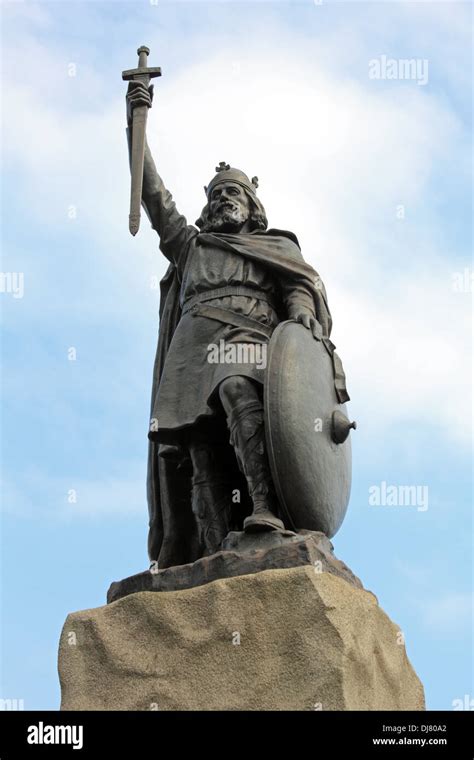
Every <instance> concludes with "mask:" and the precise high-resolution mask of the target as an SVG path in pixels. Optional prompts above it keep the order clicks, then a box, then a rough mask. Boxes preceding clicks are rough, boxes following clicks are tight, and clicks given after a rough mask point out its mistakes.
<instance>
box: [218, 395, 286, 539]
mask: <svg viewBox="0 0 474 760" xmlns="http://www.w3.org/2000/svg"><path fill="white" fill-rule="evenodd" d="M228 423H229V428H230V442H231V444H232V446H233V447H234V451H235V454H236V457H237V461H238V463H239V467H240V469H241V471H242V472H243V474H244V475H245V478H246V481H247V487H248V491H249V494H250V497H251V499H252V503H253V512H252V514H251V515H249V517H246V518H245V520H244V530H245V532H246V533H256V532H258V531H265V530H284V529H285V526H284V524H283V522H282V521H281V520H280V519H279V518H278V517H277V516H276V512H277V509H278V506H277V504H278V503H277V499H276V495H275V489H274V486H273V481H272V477H271V473H270V467H269V464H268V458H267V453H266V448H265V431H264V422H263V406H262V404H261V402H260V401H254V400H252V401H250V402H246V403H245V402H244V403H241V404H239V405H238V406H237V407H236V408H234V409H232V410H231V411H230V413H229V415H228Z"/></svg>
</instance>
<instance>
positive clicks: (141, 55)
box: [137, 45, 150, 69]
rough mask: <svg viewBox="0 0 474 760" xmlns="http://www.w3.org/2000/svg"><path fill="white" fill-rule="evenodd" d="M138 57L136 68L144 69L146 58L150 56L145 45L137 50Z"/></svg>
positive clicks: (148, 49)
mask: <svg viewBox="0 0 474 760" xmlns="http://www.w3.org/2000/svg"><path fill="white" fill-rule="evenodd" d="M137 55H138V68H139V69H141V68H143V69H144V68H145V66H146V62H147V58H148V56H149V55H150V48H147V47H146V45H141V46H140V47H139V48H138V50H137Z"/></svg>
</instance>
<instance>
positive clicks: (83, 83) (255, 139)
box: [0, 0, 474, 709]
mask: <svg viewBox="0 0 474 760" xmlns="http://www.w3.org/2000/svg"><path fill="white" fill-rule="evenodd" d="M2 21H3V23H2V42H3V66H2V68H3V71H2V78H3V81H2V90H3V108H4V114H5V115H6V118H5V121H4V127H3V132H2V157H3V163H4V178H3V193H2V218H3V231H2V237H3V240H2V250H3V256H4V260H3V265H2V269H3V271H4V272H10V273H21V274H23V288H22V292H21V294H20V293H17V295H21V296H22V297H15V294H14V293H13V292H8V288H4V290H6V291H7V292H2V293H0V298H1V302H2V321H3V335H4V340H3V357H4V361H3V364H2V366H3V369H2V384H3V399H4V414H3V426H2V432H3V438H2V443H3V513H2V536H1V547H2V594H3V599H2V639H3V640H2V646H3V658H2V659H3V677H2V682H1V683H2V685H1V689H0V697H3V698H18V699H24V703H25V708H27V709H57V707H58V705H59V684H58V679H57V673H56V658H57V646H58V640H59V635H60V631H61V627H62V625H63V622H64V620H65V617H66V615H67V614H68V613H69V612H72V611H75V610H79V609H85V608H90V607H96V606H99V605H101V604H103V603H104V602H105V594H106V591H107V588H108V586H109V584H110V582H111V581H113V580H117V579H119V578H122V577H125V576H127V575H130V574H133V573H135V572H139V571H141V570H142V569H144V568H145V567H147V556H146V535H147V509H146V498H145V479H146V448H147V439H146V432H147V426H148V407H149V394H150V380H151V371H152V362H153V358H154V349H155V344H156V335H157V311H158V292H157V290H156V288H155V287H154V283H155V279H156V278H157V277H158V278H159V277H160V276H161V275H162V274H163V273H164V270H165V266H164V263H163V261H162V257H161V255H160V252H159V250H158V239H157V237H156V234H155V233H153V232H152V230H151V229H149V227H148V224H147V222H146V219H145V220H144V221H143V223H142V229H141V230H140V233H139V235H138V236H137V238H136V239H132V238H131V237H130V235H129V234H128V231H127V222H128V191H129V179H128V159H127V154H126V143H125V134H124V128H125V125H124V92H125V86H124V83H123V82H122V81H121V71H122V70H123V69H126V68H131V67H133V66H134V65H135V63H136V48H137V47H138V45H140V44H148V46H149V47H150V48H151V55H150V65H160V66H162V69H163V77H162V78H161V79H160V80H156V88H155V90H156V97H155V102H154V106H153V109H152V111H151V113H150V119H149V128H148V132H149V141H150V144H151V146H152V150H153V153H154V156H155V159H156V162H157V165H158V167H159V171H160V172H161V174H162V176H163V178H164V180H165V182H166V183H167V185H168V187H169V188H170V189H171V191H172V192H173V194H174V196H175V198H176V201H177V203H178V205H179V207H180V209H181V210H182V212H183V213H185V214H186V215H187V217H188V219H189V221H190V222H194V220H195V219H196V218H197V217H198V214H199V212H200V210H201V208H202V206H203V203H204V195H203V189H202V188H203V185H204V184H207V182H208V181H209V180H210V178H211V177H212V175H213V170H214V167H215V166H216V165H217V163H218V162H219V161H221V160H226V161H229V162H230V163H231V164H232V165H234V166H239V167H241V168H242V169H243V170H245V171H247V173H248V174H249V175H250V176H253V175H254V174H257V175H258V177H259V180H260V187H259V195H260V198H261V199H262V201H263V202H264V204H265V207H266V209H267V212H268V216H269V219H270V224H271V225H272V226H276V227H281V228H287V229H291V230H293V231H294V232H295V233H296V234H297V235H298V238H299V240H300V243H301V245H302V249H303V254H304V255H305V257H306V258H307V260H308V261H310V262H311V263H312V264H313V265H314V266H315V268H316V269H317V270H318V271H319V272H320V274H321V276H322V278H323V280H324V281H325V283H326V286H327V289H328V294H329V300H330V305H331V308H332V311H333V315H334V331H333V339H334V341H335V343H336V344H337V347H338V350H339V353H340V354H341V356H342V358H343V360H344V363H345V367H346V372H347V375H348V382H349V390H350V392H351V396H352V402H351V405H350V411H351V416H352V417H353V418H355V419H357V421H358V430H357V433H356V434H355V435H354V437H353V454H354V476H353V491H352V497H351V504H350V507H349V511H348V515H347V518H346V520H345V522H344V525H343V527H342V528H341V530H340V532H339V533H338V534H337V536H336V537H335V538H334V545H335V551H336V554H337V556H339V557H340V558H341V559H343V560H344V561H345V562H346V563H347V564H348V565H349V566H350V567H351V568H352V570H353V571H354V572H355V573H356V574H357V575H359V577H360V578H361V579H362V580H363V582H364V585H365V586H366V588H368V589H370V590H372V591H373V592H374V593H375V594H376V595H377V597H378V599H379V602H380V604H381V606H382V607H383V609H384V610H385V611H386V612H387V614H388V615H389V616H390V617H391V618H392V619H393V620H394V621H396V623H397V624H398V625H399V626H400V629H401V630H403V632H404V634H405V638H406V646H407V651H408V655H409V658H410V660H411V662H412V664H413V666H414V667H415V669H416V671H417V673H418V675H419V676H420V678H421V680H422V681H423V684H424V686H425V690H426V696H427V704H428V707H429V708H431V709H451V708H452V703H453V700H456V699H462V698H464V695H465V694H469V695H470V698H473V697H474V691H473V684H472V538H473V534H472V516H471V503H472V466H471V422H470V407H471V403H470V401H471V362H470V359H471V327H470V305H471V298H472V292H471V291H470V290H469V287H468V286H467V285H466V283H467V282H468V280H469V277H470V276H471V273H472V261H471V243H472V239H471V218H470V206H471V174H470V171H471V168H470V160H471V148H472V144H471V130H472V94H471V93H472V81H471V76H472V75H471V67H470V62H471V51H472V39H471V7H470V5H469V4H464V3H457V2H449V3H443V2H435V3H429V2H423V3H412V2H396V3H377V4H375V3H374V4H371V3H362V2H348V3H342V2H323V3H322V4H318V3H314V2H311V1H310V0H308V1H305V2H291V3H290V2H278V3H274V2H271V1H269V2H258V3H250V2H237V3H227V2H211V3H201V2H189V3H184V2H165V0H158V3H156V4H154V3H153V2H152V3H150V2H148V0H144V1H143V2H142V1H141V0H140V1H138V0H137V1H135V2H114V3H104V2H100V1H92V0H91V1H90V2H78V3H75V2H49V3H48V2H39V3H33V2H28V1H27V0H25V2H5V3H4V4H3V7H2ZM381 56H387V57H388V58H393V59H394V60H396V61H400V60H402V59H412V58H413V59H418V60H420V61H427V64H428V80H427V82H426V84H419V83H418V81H417V80H416V79H403V78H400V77H398V78H395V79H371V78H370V77H369V66H370V62H371V61H373V60H374V59H376V60H381ZM71 74H73V76H71ZM459 283H461V285H460V284H459ZM71 349H73V351H71ZM74 352H75V360H71V357H72V356H73V355H74ZM296 382H297V379H296ZM383 482H385V483H387V484H391V485H395V486H397V487H398V486H400V485H412V486H418V487H422V486H427V487H428V492H429V504H428V509H426V510H422V509H419V508H418V507H417V506H416V505H414V506H398V507H397V506H391V507H390V506H383V505H381V506H371V505H370V504H369V489H370V488H371V487H373V486H378V485H380V484H381V483H383ZM72 491H74V492H75V494H76V500H75V501H73V502H71V501H69V500H68V495H70V494H71V492H72Z"/></svg>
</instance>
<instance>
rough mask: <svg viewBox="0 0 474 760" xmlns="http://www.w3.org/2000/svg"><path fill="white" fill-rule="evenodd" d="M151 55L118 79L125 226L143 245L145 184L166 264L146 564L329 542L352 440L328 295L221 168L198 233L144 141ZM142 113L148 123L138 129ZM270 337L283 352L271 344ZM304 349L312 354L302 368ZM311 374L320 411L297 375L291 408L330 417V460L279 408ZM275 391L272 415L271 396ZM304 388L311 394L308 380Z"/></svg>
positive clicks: (247, 183) (338, 516) (240, 177)
mask: <svg viewBox="0 0 474 760" xmlns="http://www.w3.org/2000/svg"><path fill="white" fill-rule="evenodd" d="M145 50H146V49H145V48H141V49H139V53H140V52H141V61H140V63H139V68H138V69H136V70H132V71H130V72H124V78H126V79H129V80H130V83H129V86H128V91H127V97H126V101H127V122H128V130H127V133H128V140H129V147H130V151H131V169H132V187H134V190H133V192H132V204H133V202H134V201H133V198H135V210H134V211H133V210H132V209H131V219H130V225H131V231H132V234H135V232H136V231H137V229H138V223H139V218H138V220H137V216H136V212H137V209H136V197H137V195H136V194H137V183H138V186H139V189H140V190H141V191H142V196H141V198H142V205H143V207H144V209H145V211H146V213H147V215H148V218H149V220H150V222H151V225H152V227H153V228H154V229H155V230H156V231H157V233H158V235H159V237H160V249H161V251H162V253H163V254H164V255H165V256H166V258H167V259H168V261H169V267H168V270H167V272H166V275H165V277H164V278H163V280H162V282H161V302H160V329H159V339H158V347H157V353H156V360H155V366H154V374H153V387H152V402H151V415H150V429H149V441H150V443H149V461H148V482H147V490H148V504H149V514H150V524H149V540H148V550H149V557H150V560H152V561H154V562H157V563H158V567H159V568H166V567H170V566H173V565H180V564H184V563H188V562H193V561H194V560H196V559H199V558H201V557H203V556H206V555H211V554H214V553H215V552H216V551H218V550H219V548H220V546H221V543H222V541H223V539H224V538H225V537H226V535H227V534H228V533H229V531H231V530H242V529H243V530H245V532H246V533H252V532H260V531H283V530H285V529H288V528H291V529H293V530H298V529H309V530H323V531H324V532H326V533H327V534H331V533H334V532H335V530H337V528H338V527H339V524H340V522H341V521H342V518H343V516H344V512H345V509H346V507H347V501H348V498H349V490H350V448H349V443H348V442H346V439H347V435H348V432H349V428H350V427H351V423H349V421H348V420H347V418H346V416H345V414H344V407H343V406H341V405H343V404H344V402H345V401H347V400H348V398H349V396H348V394H347V390H346V386H345V377H344V372H343V369H342V364H341V362H340V360H339V357H338V356H337V354H336V353H335V351H334V345H333V344H332V343H331V341H330V339H329V336H330V332H331V315H330V312H329V308H328V304H327V298H326V292H325V289H324V286H323V285H322V283H321V280H320V278H319V276H318V275H317V273H316V272H315V270H314V269H313V268H312V267H311V266H309V265H308V264H307V263H305V261H304V259H303V257H302V254H301V251H300V246H299V243H298V240H297V238H296V236H295V235H294V234H293V233H292V232H288V231H286V230H279V229H268V222H267V217H266V214H265V209H264V207H263V205H262V203H261V201H260V199H259V198H258V197H257V187H258V180H257V177H252V179H249V177H248V176H247V175H246V174H244V172H242V171H240V170H239V169H236V168H233V167H231V166H230V165H229V164H227V163H225V162H221V163H220V164H219V166H217V167H216V174H215V176H214V177H213V178H212V179H211V180H210V182H209V184H208V185H207V186H206V187H205V193H206V205H205V206H204V208H203V210H202V212H201V215H200V217H199V219H198V220H197V221H196V226H194V225H190V224H188V223H187V221H186V219H185V217H184V216H182V214H180V213H179V212H178V211H177V209H176V206H175V203H174V201H173V198H172V196H171V194H170V193H169V191H168V190H167V189H166V188H165V186H164V184H163V181H162V179H161V177H160V176H159V174H158V172H157V170H156V167H155V163H154V161H153V158H152V156H151V153H150V149H149V147H148V144H147V143H146V140H145V136H144V133H145V122H146V120H145V119H144V118H143V113H146V110H147V109H149V108H151V106H152V98H153V87H152V86H149V76H148V74H147V72H149V71H151V72H154V75H155V76H156V75H158V74H157V72H159V69H150V70H147V69H146V55H147V54H148V51H147V50H146V53H145V52H144V51H145ZM126 74H127V75H128V76H125V75H126ZM137 113H140V114H141V118H140V119H139V120H137V121H135V119H134V114H137ZM134 130H140V134H139V135H137V134H136V133H135V132H134ZM132 146H133V149H132ZM140 151H141V153H140ZM137 165H138V169H137ZM142 165H143V171H142ZM137 178H138V179H137ZM141 183H142V188H141ZM132 214H133V219H132ZM132 227H133V229H132ZM295 326H296V327H297V330H296V343H295V336H294V335H293V332H294V331H293V328H294V327H295ZM276 330H278V334H279V335H281V337H280V338H279V342H276V340H274V338H273V337H272V336H276V334H277V333H276ZM303 334H304V337H303ZM298 341H300V342H298ZM305 341H309V343H305ZM269 346H270V350H268V349H269ZM283 346H284V347H283ZM295 346H296V348H295ZM288 347H289V348H288ZM300 350H301V351H303V352H304V353H305V354H306V365H304V362H301V367H300V365H299V363H298V352H299V351H300ZM285 351H289V352H290V354H291V352H292V351H293V354H294V356H295V357H296V358H295V359H289V360H288V361H287V362H286V364H285V366H284V367H280V364H281V361H280V360H281V358H282V356H283V353H284V352H285ZM295 351H296V353H295ZM313 352H316V353H313ZM318 352H319V353H318ZM290 354H288V355H290ZM302 358H303V357H302ZM268 362H270V364H271V366H267V363H268ZM279 362H280V363H279ZM308 362H309V364H308ZM314 362H317V363H318V365H319V367H320V370H317V368H316V371H319V372H320V374H321V373H322V374H321V376H322V375H324V378H323V381H321V382H316V383H315V384H314V388H316V395H315V396H314V399H313V400H311V398H312V397H311V395H310V396H304V393H305V390H304V388H301V385H300V382H298V377H297V376H296V377H295V378H294V395H295V397H297V398H299V399H300V401H301V402H302V403H303V402H304V399H309V406H310V407H311V408H307V416H308V419H310V421H311V430H312V431H313V425H314V422H313V420H314V417H316V416H317V414H316V406H318V404H319V405H320V406H321V404H322V405H323V407H324V408H323V409H322V414H321V415H320V419H321V420H322V423H321V424H322V426H323V427H324V426H326V428H327V426H328V425H330V430H329V433H328V430H326V433H327V435H326V439H325V440H326V443H325V444H324V446H325V448H324V446H323V448H324V451H323V453H321V451H322V449H321V442H320V440H318V439H317V437H316V436H317V432H315V433H314V440H315V444H314V445H315V447H316V448H315V451H312V450H311V447H312V446H313V443H310V444H308V440H307V438H308V435H307V434H306V433H305V434H304V435H305V436H306V439H304V440H301V444H298V442H296V443H295V440H294V439H295V436H296V437H297V436H298V428H296V432H295V420H294V419H292V420H290V419H289V417H288V414H287V415H286V417H285V409H278V405H279V404H280V403H284V404H287V403H289V404H290V405H291V404H292V402H293V401H292V391H291V392H288V388H289V383H292V382H293V379H292V377H291V374H290V375H289V374H288V373H292V372H294V373H298V371H299V368H302V367H303V366H305V367H306V369H305V372H306V374H307V373H308V371H310V370H311V368H314ZM308 367H309V369H308ZM329 376H330V380H329V381H328V380H327V378H328V377H329ZM272 378H273V380H271V379H272ZM285 378H286V381H285ZM270 380H271V382H272V383H273V385H272V389H271V391H270V390H265V395H266V396H268V399H269V400H268V403H267V405H266V409H264V386H265V387H266V384H268V382H269V381H270ZM280 381H283V382H280ZM301 383H303V385H310V386H311V387H313V384H312V383H311V382H310V383H308V381H307V378H306V376H305V377H301ZM277 386H278V390H274V389H275V388H276V387H277ZM290 387H291V386H290ZM298 394H299V395H298ZM301 394H303V396H301ZM288 399H289V401H288ZM313 402H314V408H312V406H313ZM272 405H273V406H272ZM329 406H330V407H331V408H329ZM264 415H267V424H265V422H264ZM275 415H276V417H278V420H275V419H274V418H275ZM318 419H319V417H318ZM272 420H274V423H273V422H272ZM291 425H293V428H292V431H293V432H291V431H289V432H288V435H286V434H285V427H288V426H290V427H291ZM352 426H354V424H353V425H352ZM319 432H321V431H319ZM282 436H283V437H285V441H282V440H281V437H282ZM303 437H304V436H303ZM288 444H289V445H290V446H291V450H290V452H289V453H288V451H286V452H285V447H286V448H287V447H288ZM295 447H296V448H295ZM340 451H343V452H344V453H343V454H341V453H340ZM269 454H270V460H271V461H270V460H269ZM293 454H294V455H295V456H294V457H293V458H294V459H295V462H296V463H297V465H298V466H299V465H302V466H303V470H301V472H302V473H303V475H301V472H300V473H297V472H296V470H295V469H293V471H290V470H289V469H288V466H287V464H286V461H285V460H286V459H291V457H292V456H293ZM333 460H334V464H332V462H333ZM318 463H319V465H320V466H319V469H318V466H317V465H318ZM313 465H314V466H313ZM332 470H333V472H332ZM272 472H273V476H272ZM305 472H308V473H309V477H308V478H307V477H305V475H304V473H305ZM328 472H329V474H328ZM315 473H316V476H317V477H316V481H314V477H315ZM312 477H313V480H312V479H311V478H312ZM302 481H304V483H302ZM333 483H336V489H335V490H334V487H333ZM328 484H329V485H328ZM338 484H339V485H338ZM338 488H339V490H338ZM336 491H337V493H336ZM316 492H317V493H316ZM291 502H293V503H291ZM336 502H337V503H336ZM324 515H326V517H327V519H326V517H325V516H324Z"/></svg>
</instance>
